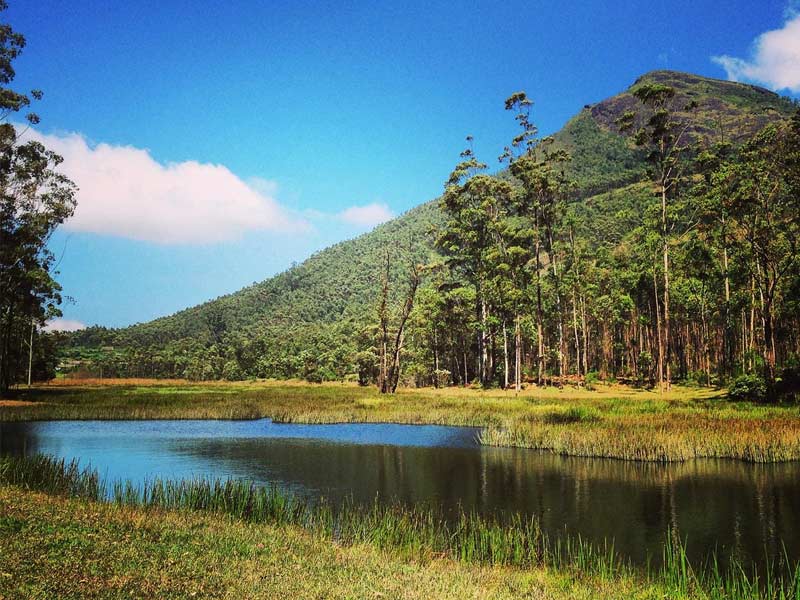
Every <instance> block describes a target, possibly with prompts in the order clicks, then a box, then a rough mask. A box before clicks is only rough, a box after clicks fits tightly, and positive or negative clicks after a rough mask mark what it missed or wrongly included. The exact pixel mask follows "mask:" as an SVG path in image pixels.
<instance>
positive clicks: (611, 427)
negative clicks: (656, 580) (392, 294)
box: [0, 380, 800, 462]
mask: <svg viewBox="0 0 800 600" xmlns="http://www.w3.org/2000/svg"><path fill="white" fill-rule="evenodd" d="M19 400H21V401H23V403H20V402H17V403H16V404H15V405H13V406H12V405H7V406H3V405H2V403H0V421H14V420H45V419H255V418H260V417H270V418H272V419H274V420H275V421H278V422H284V423H353V422H382V423H386V422H393V423H414V424H422V423H427V424H441V425H470V426H478V427H483V428H485V430H484V432H483V434H482V436H481V440H482V442H483V443H484V444H487V445H495V446H512V447H522V448H537V449H543V450H550V451H552V452H555V453H558V454H564V455H575V456H595V457H611V458H621V459H630V460H646V461H682V460H688V459H692V458H700V457H714V458H735V459H740V460H744V461H749V462H780V461H788V460H800V407H798V406H797V405H793V406H766V405H758V404H750V403H742V402H737V403H734V402H730V401H728V400H727V399H726V398H725V396H724V393H723V392H721V391H714V390H709V389H707V388H691V387H675V388H674V389H673V390H672V391H670V392H668V393H664V394H660V393H658V392H654V391H644V390H636V389H633V388H625V387H621V386H606V385H601V386H599V387H598V389H597V390H594V391H588V390H585V389H579V388H564V389H556V388H544V389H530V390H525V391H524V392H522V393H521V394H519V395H516V394H514V392H511V391H502V390H489V391H480V390H471V389H460V388H459V389H456V388H448V389H442V390H434V389H424V390H416V389H405V390H400V391H399V392H398V393H397V394H394V395H391V396H381V395H380V394H378V393H377V392H376V391H375V389H374V388H361V387H358V386H355V385H341V384H325V385H310V384H300V383H287V382H281V383H277V382H259V383H228V384H221V383H210V384H188V383H180V382H168V383H158V382H147V381H146V380H143V381H135V382H131V383H126V384H121V385H113V384H108V383H104V384H102V385H87V384H83V385H75V384H72V385H68V384H66V383H61V384H55V385H48V386H40V387H35V388H33V389H31V390H22V391H20V393H19V394H18V401H19ZM25 402H27V403H25Z"/></svg>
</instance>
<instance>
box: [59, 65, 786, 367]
mask: <svg viewBox="0 0 800 600" xmlns="http://www.w3.org/2000/svg"><path fill="white" fill-rule="evenodd" d="M645 82H651V83H663V84H666V85H669V86H671V87H673V88H674V89H675V91H676V96H677V97H678V99H679V100H680V101H681V104H682V105H683V104H688V103H689V101H694V102H696V103H697V105H698V108H697V110H696V111H695V112H693V113H692V114H691V116H690V117H689V115H688V114H687V115H686V116H687V117H688V118H691V120H692V125H691V128H690V134H691V135H694V136H696V137H697V138H698V139H699V138H701V137H702V138H708V139H711V140H713V141H729V142H732V143H737V142H740V141H741V140H743V139H745V138H747V137H748V136H752V135H753V134H754V133H755V132H757V131H759V130H760V129H761V128H763V127H764V125H766V124H767V123H770V122H773V121H776V120H779V119H783V118H786V117H787V116H789V115H791V114H792V112H793V111H795V110H796V109H797V106H796V104H795V103H794V102H792V101H790V100H788V99H786V98H782V97H780V96H778V95H777V94H775V93H773V92H770V91H768V90H765V89H763V88H760V87H757V86H752V85H745V84H740V83H732V82H727V81H720V80H716V79H709V78H706V77H701V76H698V75H691V74H687V73H679V72H674V71H653V72H651V73H648V74H646V75H643V76H642V77H640V78H639V79H638V80H637V81H636V82H635V83H634V84H633V85H632V86H631V88H629V89H628V90H626V91H625V92H623V93H621V94H619V95H617V96H614V97H612V98H608V99H606V100H603V101H602V102H598V103H597V104H591V105H586V106H585V107H584V108H583V109H582V110H581V111H580V112H579V113H578V114H577V115H576V116H575V117H573V118H572V119H570V120H569V121H568V122H567V123H566V124H565V126H564V127H563V128H562V129H561V130H560V131H559V132H558V133H556V134H555V135H554V136H553V138H554V143H555V144H556V145H558V146H560V147H562V148H565V149H566V150H568V151H569V153H570V154H571V156H572V161H571V162H570V164H569V167H568V171H569V173H568V174H569V176H570V177H571V178H572V179H573V180H574V181H575V182H576V183H577V187H576V192H575V194H574V197H573V200H572V201H573V202H575V203H576V206H577V208H578V210H577V213H578V214H579V215H580V216H581V220H582V221H583V223H584V225H585V230H586V231H587V235H592V234H591V232H592V231H595V232H596V231H599V230H602V231H603V232H604V235H606V237H609V236H610V237H611V238H613V237H614V235H615V233H614V232H619V231H624V230H625V227H627V226H628V225H626V223H631V224H632V223H634V222H635V220H636V219H637V218H638V215H639V214H640V210H639V206H640V204H641V203H644V202H646V201H647V198H648V197H649V195H650V192H649V188H648V186H647V185H646V184H643V183H642V182H643V181H644V180H645V179H646V176H647V174H646V166H645V163H644V160H643V155H642V152H641V151H640V150H639V149H638V148H637V147H636V146H635V145H634V144H633V143H632V141H631V139H630V138H629V137H626V136H625V135H622V134H621V133H620V132H619V131H618V129H617V125H616V121H617V119H619V118H620V117H621V116H622V115H623V114H624V113H625V112H626V111H630V110H634V109H635V108H636V107H637V103H638V100H637V99H636V98H635V97H634V96H633V94H632V91H633V90H635V88H636V86H638V85H641V84H642V83H645ZM683 100H685V102H683ZM454 160H455V157H454ZM446 175H447V174H446V173H442V180H443V181H444V179H445V177H446ZM442 222H443V216H442V214H441V213H440V211H439V207H438V202H437V201H436V200H434V201H430V202H427V203H425V204H422V205H420V206H418V207H416V208H414V209H412V210H410V211H408V212H407V213H405V214H403V215H401V216H400V217H398V218H396V219H394V220H392V221H390V222H388V223H385V224H383V225H380V226H378V227H376V228H375V229H374V230H372V231H371V232H369V233H366V234H364V235H361V236H359V237H357V238H355V239H352V240H348V241H345V242H341V243H339V244H336V245H334V246H331V247H330V248H327V249H325V250H323V251H321V252H318V253H316V254H314V255H313V256H311V257H310V258H308V259H307V260H305V261H304V262H303V263H301V264H299V265H297V266H294V267H292V268H291V269H289V270H287V271H285V272H283V273H281V274H279V275H276V276H274V277H272V278H270V279H267V280H265V281H263V282H261V283H258V284H255V285H252V286H250V287H247V288H244V289H242V290H240V291H238V292H236V293H233V294H230V295H227V296H223V297H220V298H217V299H215V300H212V301H210V302H206V303H204V304H201V305H198V306H195V307H192V308H188V309H186V310H183V311H180V312H178V313H176V314H174V315H171V316H167V317H163V318H159V319H156V320H153V321H150V322H147V323H142V324H137V325H133V326H131V327H127V328H123V329H117V330H113V329H106V328H102V327H92V328H89V329H87V330H84V331H81V332H76V333H74V334H71V335H70V336H69V337H68V342H67V346H66V347H65V349H64V357H66V358H69V359H72V360H83V361H84V362H85V361H87V360H89V361H92V362H93V363H95V364H96V365H97V364H104V365H105V366H106V369H107V370H106V373H108V374H111V372H114V373H117V374H128V375H142V376H144V375H167V376H181V375H184V374H190V375H192V376H193V377H199V378H207V377H219V376H221V375H223V373H222V370H224V369H225V368H228V369H229V371H230V370H231V369H233V370H234V372H233V373H230V372H229V373H228V374H227V375H229V376H231V375H233V376H235V375H258V376H286V377H288V376H297V375H298V374H302V372H303V371H304V370H305V371H307V370H308V364H309V361H310V362H311V363H313V364H316V363H317V362H318V361H319V360H321V359H320V357H321V356H323V355H326V356H328V357H329V358H330V357H331V356H336V357H337V358H336V359H335V360H343V358H342V357H343V356H344V354H345V353H348V352H349V353H350V354H351V355H352V354H354V353H355V352H357V350H358V348H357V343H356V340H357V338H358V337H359V335H360V333H361V331H362V330H363V329H364V326H365V324H366V323H368V322H369V321H370V320H373V317H374V315H375V306H376V299H377V297H378V293H379V289H380V281H381V277H380V273H381V265H382V264H383V261H384V260H385V258H384V256H385V253H386V252H387V251H389V252H390V254H391V256H392V264H391V269H392V270H391V282H392V285H391V289H392V295H393V298H395V299H396V298H398V297H399V296H400V295H402V293H403V282H404V278H405V277H406V276H407V275H406V273H407V270H408V269H407V267H408V264H409V261H411V260H412V259H413V260H414V261H417V262H431V261H433V260H435V259H436V258H437V253H436V251H435V249H434V245H433V240H434V233H433V231H434V229H435V228H436V227H437V226H440V225H441V224H442ZM611 241H612V242H613V239H611ZM223 347H224V350H222V348H223ZM191 357H194V358H191ZM198 357H199V358H198ZM195 359H196V360H195ZM193 360H195V362H192V361H193ZM331 360H333V362H335V360H334V359H331ZM350 364H352V361H350ZM226 365H227V367H226ZM232 365H233V366H232Z"/></svg>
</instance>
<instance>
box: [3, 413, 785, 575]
mask: <svg viewBox="0 0 800 600" xmlns="http://www.w3.org/2000/svg"><path fill="white" fill-rule="evenodd" d="M477 436H478V430H476V429H472V428H463V427H442V426H432V425H394V424H338V425H298V424H276V423H272V422H271V421H270V420H269V419H261V420H256V421H52V422H29V423H0V453H7V454H16V455H20V454H25V455H30V454H35V453H44V454H52V455H55V456H58V457H64V458H67V459H73V458H77V459H79V460H80V461H81V464H84V465H85V464H91V465H92V466H93V467H94V468H96V469H98V470H99V472H100V474H101V475H103V476H104V477H106V478H107V479H108V480H115V479H132V480H135V481H143V480H145V479H148V478H153V477H156V476H158V477H162V478H183V477H197V476H206V477H218V478H228V477H236V478H244V479H248V480H253V481H255V482H257V483H261V484H276V485H279V486H281V487H283V488H285V489H287V490H291V491H292V492H294V493H297V494H302V495H304V496H307V497H309V498H319V497H325V498H327V499H328V500H330V501H331V502H334V503H336V502H339V501H341V500H343V499H345V498H352V499H353V500H354V501H356V502H358V503H363V504H368V503H372V502H374V501H375V499H376V498H378V499H379V500H380V501H387V502H388V501H398V502H401V503H403V504H407V505H425V506H436V507H438V508H440V509H441V510H443V511H444V512H445V513H446V514H454V513H456V512H457V511H458V510H460V509H462V508H463V509H464V510H466V511H475V512H478V513H481V514H483V515H492V516H497V517H499V518H505V517H508V516H509V515H511V514H514V513H519V514H522V515H524V516H531V515H535V516H536V517H537V518H538V519H539V520H540V522H541V525H542V528H543V530H544V531H545V532H546V533H547V534H548V535H550V536H551V537H557V536H561V535H564V534H568V535H573V536H574V535H578V534H580V536H581V537H582V538H584V539H588V540H592V541H595V542H598V543H602V542H603V541H604V540H608V541H611V540H613V542H614V548H615V549H616V550H617V551H618V552H619V553H620V554H622V555H623V556H625V557H627V558H630V559H631V560H632V561H633V562H634V563H637V564H643V563H644V562H645V561H646V557H647V556H648V555H649V556H651V557H652V558H653V559H654V561H655V562H658V559H659V558H660V555H661V547H662V543H663V540H664V536H665V533H666V531H667V530H669V529H672V530H673V531H675V532H677V534H678V535H679V536H680V538H681V540H683V541H684V542H685V543H686V544H687V550H688V553H689V556H690V559H691V560H692V561H694V562H695V564H700V563H702V562H704V561H705V560H707V558H708V556H709V555H710V554H711V553H712V552H716V553H717V554H718V556H719V557H720V558H721V560H722V562H727V561H728V559H729V558H730V557H731V556H735V557H736V558H737V559H739V560H741V561H744V562H745V563H746V564H751V563H755V564H757V565H759V566H763V565H764V564H765V560H766V559H767V558H769V560H771V561H775V560H777V559H779V558H780V557H781V556H782V555H783V554H784V548H785V552H786V553H787V554H788V556H789V558H790V559H792V560H800V462H792V463H780V464H772V465H753V464H747V463H743V462H738V461H732V460H694V461H689V462H684V463H674V464H655V463H640V462H629V461H620V460H612V459H590V458H574V457H561V456H556V455H554V454H552V453H549V452H539V451H534V450H523V449H509V448H487V447H482V446H480V445H479V444H478V441H477Z"/></svg>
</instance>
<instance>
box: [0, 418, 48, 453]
mask: <svg viewBox="0 0 800 600" xmlns="http://www.w3.org/2000/svg"><path fill="white" fill-rule="evenodd" d="M39 448H40V444H39V436H38V435H37V433H36V427H35V426H34V424H32V423H25V422H22V423H2V422H0V455H4V454H10V455H12V456H30V455H31V454H37V453H38V452H39Z"/></svg>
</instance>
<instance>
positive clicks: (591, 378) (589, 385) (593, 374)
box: [584, 371, 600, 390]
mask: <svg viewBox="0 0 800 600" xmlns="http://www.w3.org/2000/svg"><path fill="white" fill-rule="evenodd" d="M598 381H600V375H599V374H598V373H597V371H589V372H588V373H587V374H586V377H585V378H584V382H585V384H586V389H587V390H593V389H595V387H596V385H597V382H598Z"/></svg>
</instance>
